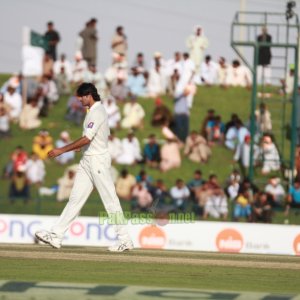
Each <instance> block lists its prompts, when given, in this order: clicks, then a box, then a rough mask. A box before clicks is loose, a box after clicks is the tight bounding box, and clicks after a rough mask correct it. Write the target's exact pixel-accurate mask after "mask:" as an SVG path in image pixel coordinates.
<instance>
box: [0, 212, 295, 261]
mask: <svg viewBox="0 0 300 300" xmlns="http://www.w3.org/2000/svg"><path fill="white" fill-rule="evenodd" d="M56 220H57V217H53V216H36V215H9V214H0V243H21V244H32V243H36V240H35V238H34V233H35V232H36V231H37V230H39V229H41V228H43V229H50V228H51V225H52V224H53V223H54V222H55V221H56ZM142 223H143V224H141V222H139V221H138V220H137V219H135V220H134V219H133V220H131V221H129V223H128V225H129V230H130V234H131V236H132V239H133V242H134V244H135V246H136V247H137V248H148V249H168V250H187V251H212V252H234V253H238V252H240V253H254V254H284V255H300V226H295V225H272V224H249V223H230V222H205V221H195V222H183V223H170V222H164V221H162V220H157V222H156V224H155V223H153V222H142ZM115 240H116V236H115V233H114V230H113V228H112V226H111V225H110V224H108V222H107V220H102V221H101V222H100V221H99V218H96V217H79V218H77V219H76V220H75V221H74V222H73V223H72V225H71V227H70V230H69V231H68V233H67V234H66V237H65V240H64V242H63V244H64V245H73V246H74V245H76V246H101V247H102V246H108V245H110V244H112V243H113V242H114V241H115Z"/></svg>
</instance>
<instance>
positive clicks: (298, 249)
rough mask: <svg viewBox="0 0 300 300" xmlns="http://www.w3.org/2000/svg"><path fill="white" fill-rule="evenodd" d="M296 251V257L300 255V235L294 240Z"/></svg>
mask: <svg viewBox="0 0 300 300" xmlns="http://www.w3.org/2000/svg"><path fill="white" fill-rule="evenodd" d="M294 251H295V253H296V255H300V234H298V235H297V236H296V237H295V239H294Z"/></svg>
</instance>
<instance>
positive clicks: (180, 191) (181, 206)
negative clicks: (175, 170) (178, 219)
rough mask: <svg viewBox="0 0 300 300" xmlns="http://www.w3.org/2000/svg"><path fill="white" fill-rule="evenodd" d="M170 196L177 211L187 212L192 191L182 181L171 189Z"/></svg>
mask: <svg viewBox="0 0 300 300" xmlns="http://www.w3.org/2000/svg"><path fill="white" fill-rule="evenodd" d="M170 196H171V198H172V200H173V203H174V205H175V209H176V211H185V210H186V208H187V205H188V199H189V197H190V191H189V189H188V187H187V186H186V185H185V184H184V182H183V180H182V179H177V180H176V185H175V186H173V187H172V188H171V189H170Z"/></svg>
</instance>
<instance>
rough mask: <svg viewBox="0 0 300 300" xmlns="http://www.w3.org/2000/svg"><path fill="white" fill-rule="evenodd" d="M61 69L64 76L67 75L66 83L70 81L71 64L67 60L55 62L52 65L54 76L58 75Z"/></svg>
mask: <svg viewBox="0 0 300 300" xmlns="http://www.w3.org/2000/svg"><path fill="white" fill-rule="evenodd" d="M61 68H64V70H65V74H66V75H67V79H68V81H71V80H72V66H71V63H70V62H69V61H68V60H64V61H62V60H57V61H56V62H55V63H54V64H53V71H54V74H55V75H58V74H60V73H61Z"/></svg>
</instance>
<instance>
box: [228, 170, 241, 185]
mask: <svg viewBox="0 0 300 300" xmlns="http://www.w3.org/2000/svg"><path fill="white" fill-rule="evenodd" d="M232 180H235V181H236V182H238V183H240V182H241V181H242V176H241V174H240V172H239V170H237V169H233V170H232V172H231V174H230V175H229V178H228V182H229V183H230V182H231V181H232Z"/></svg>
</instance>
